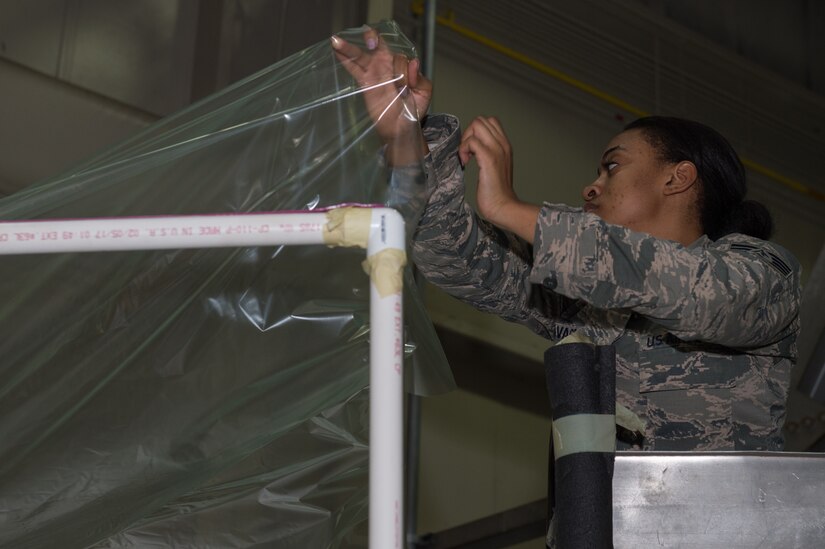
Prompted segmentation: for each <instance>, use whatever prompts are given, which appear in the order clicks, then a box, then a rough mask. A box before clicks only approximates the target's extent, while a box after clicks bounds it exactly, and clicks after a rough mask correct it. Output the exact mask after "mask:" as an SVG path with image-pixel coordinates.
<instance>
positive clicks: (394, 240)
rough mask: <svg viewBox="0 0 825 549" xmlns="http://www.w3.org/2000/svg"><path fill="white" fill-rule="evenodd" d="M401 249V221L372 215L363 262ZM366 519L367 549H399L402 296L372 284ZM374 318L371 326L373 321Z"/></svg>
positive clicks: (381, 212) (390, 213)
mask: <svg viewBox="0 0 825 549" xmlns="http://www.w3.org/2000/svg"><path fill="white" fill-rule="evenodd" d="M387 249H398V250H402V251H403V250H404V220H403V219H402V218H401V215H400V214H399V213H398V212H396V211H395V210H391V209H387V208H382V209H376V210H373V211H372V222H371V224H370V237H369V241H368V245H367V257H368V258H370V257H374V256H375V255H376V254H378V253H379V252H382V251H384V250H387ZM370 319H371V320H370V331H371V334H370V480H369V482H370V519H369V540H370V548H371V549H378V548H381V549H387V548H392V549H402V547H403V545H402V543H403V537H404V527H403V517H404V504H403V499H402V496H403V493H404V482H403V472H404V453H403V452H404V370H403V364H404V343H403V342H404V333H403V326H404V321H403V309H402V296H401V292H400V291H398V292H394V293H390V294H389V295H386V293H385V295H384V296H383V297H382V295H381V292H379V288H378V287H377V285H376V280H375V277H372V278H371V282H370ZM372 319H375V322H373V321H372Z"/></svg>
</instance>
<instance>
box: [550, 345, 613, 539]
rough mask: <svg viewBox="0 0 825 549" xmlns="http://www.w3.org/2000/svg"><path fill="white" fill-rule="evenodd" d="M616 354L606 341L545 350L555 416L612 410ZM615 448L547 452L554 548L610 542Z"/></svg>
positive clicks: (611, 535)
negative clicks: (558, 455) (559, 453)
mask: <svg viewBox="0 0 825 549" xmlns="http://www.w3.org/2000/svg"><path fill="white" fill-rule="evenodd" d="M615 360H616V356H615V350H614V349H613V347H610V346H596V345H590V344H586V343H569V344H565V345H557V346H554V347H551V348H550V349H548V350H547V352H546V353H545V354H544V364H545V373H546V378H547V391H548V394H549V397H550V404H551V406H552V408H553V419H554V420H556V419H560V418H563V417H566V416H570V415H574V414H611V415H615V413H616V363H615ZM614 457H615V452H579V453H576V454H569V455H566V456H563V457H561V458H559V459H558V460H555V459H554V456H553V453H552V444H551V455H550V475H551V476H550V478H548V482H549V484H550V489H549V493H548V507H549V509H550V513H551V516H553V515H554V517H553V522H554V526H555V527H554V538H555V539H554V542H553V544H552V545H551V546H552V547H555V548H558V549H605V548H612V547H613V461H614Z"/></svg>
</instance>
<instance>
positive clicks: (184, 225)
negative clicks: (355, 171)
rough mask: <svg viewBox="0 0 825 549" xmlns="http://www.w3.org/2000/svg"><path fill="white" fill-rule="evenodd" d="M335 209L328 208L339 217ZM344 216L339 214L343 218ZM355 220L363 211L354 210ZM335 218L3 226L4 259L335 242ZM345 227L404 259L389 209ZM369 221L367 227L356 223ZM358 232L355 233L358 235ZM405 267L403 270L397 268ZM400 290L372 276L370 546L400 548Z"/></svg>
mask: <svg viewBox="0 0 825 549" xmlns="http://www.w3.org/2000/svg"><path fill="white" fill-rule="evenodd" d="M333 211H334V210H330V212H333ZM342 211H343V210H340V211H339V212H337V213H341V212H342ZM353 211H354V212H355V213H356V214H359V213H363V211H364V210H358V209H353ZM330 212H310V213H307V212H276V213H266V214H237V215H236V214H231V215H206V216H203V215H198V216H177V217H166V216H159V217H125V218H97V219H71V220H33V221H8V222H0V255H17V254H37V253H66V252H92V251H121V250H160V249H181V248H216V247H237V246H274V245H300V244H304V245H305V244H327V245H337V244H339V243H340V242H331V241H330V240H329V228H330V226H332V225H334V224H335V222H331V219H330ZM353 219H355V221H354V222H353V224H349V225H348V224H347V223H344V225H345V226H346V232H347V234H353V233H354V234H356V235H357V234H358V233H359V232H361V231H362V230H363V233H365V234H366V233H367V232H368V238H367V240H366V242H365V243H364V242H361V239H360V238H355V239H354V240H353V241H350V240H349V239H348V238H347V239H344V242H345V243H344V245H360V246H362V247H363V246H364V245H366V247H367V259H368V262H369V261H370V260H371V259H373V258H376V257H378V254H380V253H381V252H385V251H387V250H396V251H398V252H399V254H400V255H402V256H403V252H404V221H403V219H402V218H401V215H400V214H399V213H398V212H396V211H395V210H393V209H390V208H373V209H371V212H370V216H369V217H366V216H361V215H355V216H353ZM362 223H369V227H368V228H367V227H358V226H356V225H359V224H362ZM353 229H355V230H353ZM399 269H400V267H399ZM395 274H398V279H397V283H396V284H390V286H391V290H390V291H388V290H387V284H385V283H382V281H381V280H380V279H379V277H378V276H372V277H371V278H370V326H371V330H372V334H371V337H370V465H369V486H370V487H369V493H370V511H369V546H370V548H371V549H388V548H394V549H401V548H402V540H403V531H404V530H403V525H402V517H403V503H402V501H403V500H402V494H403V476H402V474H403V465H404V464H403V436H402V435H403V426H404V422H403V414H404V409H403V407H404V400H403V381H404V375H403V360H404V347H403V341H404V339H403V324H404V323H403V310H402V292H401V285H400V280H401V278H400V276H401V273H400V272H399V273H395Z"/></svg>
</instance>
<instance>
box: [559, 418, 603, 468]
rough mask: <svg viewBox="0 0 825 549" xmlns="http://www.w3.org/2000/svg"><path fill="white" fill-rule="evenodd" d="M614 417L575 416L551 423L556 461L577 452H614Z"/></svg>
mask: <svg viewBox="0 0 825 549" xmlns="http://www.w3.org/2000/svg"><path fill="white" fill-rule="evenodd" d="M615 450H616V417H615V416H613V415H611V414H575V415H572V416H566V417H563V418H561V419H557V420H555V421H554V422H553V454H554V455H555V458H556V459H559V458H562V457H564V456H567V455H570V454H577V453H579V452H614V451H615Z"/></svg>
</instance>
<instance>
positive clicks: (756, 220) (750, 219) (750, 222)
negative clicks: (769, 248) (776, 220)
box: [723, 200, 773, 240]
mask: <svg viewBox="0 0 825 549" xmlns="http://www.w3.org/2000/svg"><path fill="white" fill-rule="evenodd" d="M728 233H742V234H746V235H748V236H753V237H755V238H760V239H762V240H768V239H769V238H770V237H771V235H772V234H773V220H772V219H771V214H770V212H769V211H768V209H767V208H766V207H765V205H764V204H762V203H761V202H757V201H756V200H743V201H741V202H740V203H739V204H737V205H735V206H734V207H733V208H731V210H730V213H729V214H728V224H727V227H726V228H725V231H724V232H723V234H728Z"/></svg>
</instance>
